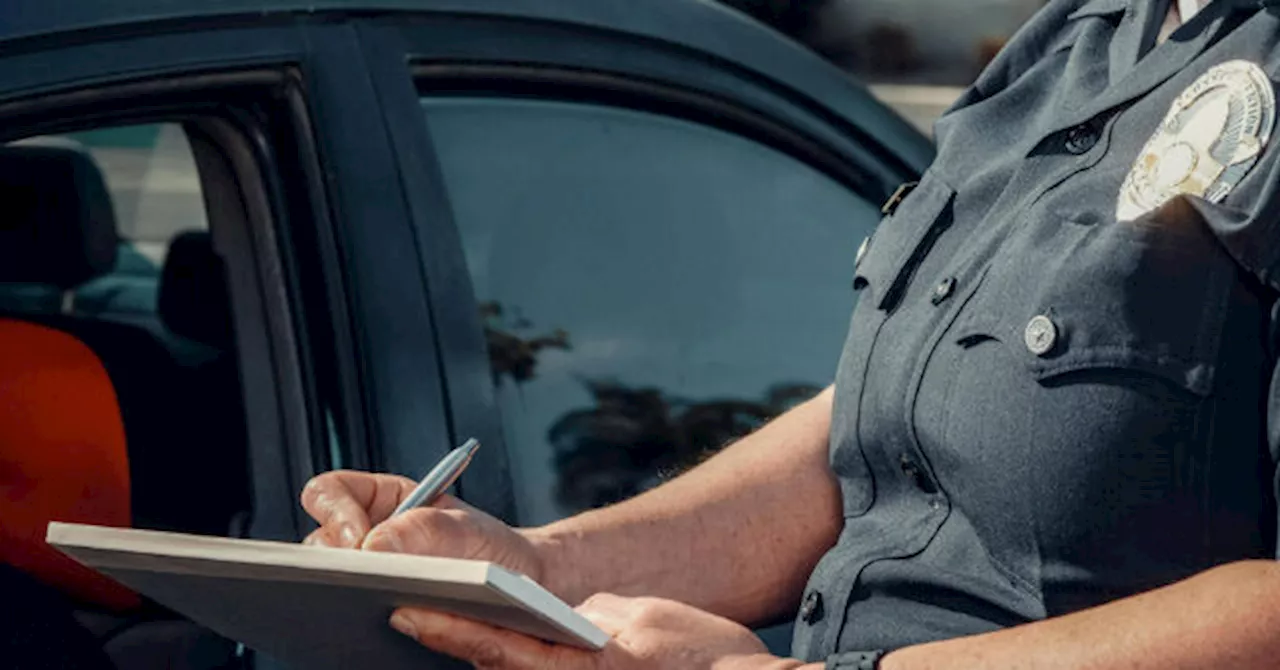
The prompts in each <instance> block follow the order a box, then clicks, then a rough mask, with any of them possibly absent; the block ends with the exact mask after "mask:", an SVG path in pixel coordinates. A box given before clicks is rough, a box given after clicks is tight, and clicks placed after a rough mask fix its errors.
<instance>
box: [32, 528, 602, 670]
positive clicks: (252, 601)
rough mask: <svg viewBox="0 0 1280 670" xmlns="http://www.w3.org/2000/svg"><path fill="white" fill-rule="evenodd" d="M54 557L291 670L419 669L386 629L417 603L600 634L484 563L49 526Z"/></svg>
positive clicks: (557, 637)
mask: <svg viewBox="0 0 1280 670" xmlns="http://www.w3.org/2000/svg"><path fill="white" fill-rule="evenodd" d="M47 539H48V542H49V544H50V545H52V546H54V547H56V548H57V549H58V550H60V551H62V552H63V553H65V554H67V555H69V556H71V557H72V558H74V559H75V560H77V561H79V562H80V563H83V564H84V565H86V566H88V567H90V568H93V569H94V570H97V571H99V572H101V573H103V574H105V575H107V576H109V577H111V578H113V579H116V580H117V581H119V582H121V583H122V584H124V585H126V586H128V587H130V588H132V589H133V590H135V591H137V592H139V593H141V594H143V595H145V596H147V597H149V598H151V599H152V600H155V601H156V602H158V603H160V604H161V605H164V606H165V607H168V608H169V609H172V610H174V611H175V612H178V613H180V614H183V615H185V616H187V617H188V618H190V619H191V620H192V621H194V622H196V623H198V624H200V625H202V626H205V627H207V628H209V629H211V630H213V631H215V632H217V633H219V634H221V635H224V636H226V637H227V638H230V639H232V640H235V641H237V642H241V643H243V644H244V645H245V646H247V647H249V648H251V649H255V650H258V651H260V652H263V653H264V654H267V655H268V656H270V657H272V658H274V659H277V660H279V661H282V662H285V663H287V664H290V665H292V666H295V667H299V668H321V669H323V668H352V667H369V668H377V669H378V670H400V669H404V670H410V669H413V670H420V669H421V668H423V667H431V666H430V665H424V662H427V661H429V660H430V659H432V658H433V656H432V655H431V654H430V653H429V652H428V651H427V650H425V649H423V648H422V647H421V646H419V645H418V644H416V643H415V642H414V641H412V640H410V639H408V638H406V637H403V636H401V635H398V634H396V633H395V632H394V631H392V630H391V629H390V627H389V626H388V625H387V619H388V617H389V616H390V615H391V612H392V610H394V609H395V608H396V607H399V606H406V605H416V606H422V607H428V608H432V609H436V610H440V611H444V612H451V613H454V614H459V615H462V616H465V617H469V618H472V619H477V620H480V621H485V622H488V623H490V624H493V625H495V626H501V627H503V628H508V629H511V630H515V631H519V632H522V633H526V634H528V635H532V636H535V637H538V638H541V639H544V640H548V641H551V642H558V643H561V644H566V645H572V646H576V647H581V648H583V649H593V650H595V649H601V648H603V647H604V645H605V643H606V642H607V641H608V639H609V636H608V635H606V634H605V633H604V631H602V630H600V629H599V628H597V627H596V626H595V625H594V624H592V623H591V622H590V621H588V620H587V619H585V618H584V617H582V616H581V615H579V614H578V613H577V612H575V611H574V610H573V609H572V608H571V607H569V605H567V604H566V603H564V602H563V601H561V600H560V599H559V598H556V597H555V596H554V595H552V594H551V593H550V592H549V591H547V590H546V589H544V588H542V587H541V586H540V585H538V584H537V583H536V582H534V581H533V580H531V579H529V578H527V577H525V576H523V575H519V574H517V573H514V572H511V571H509V570H506V569H504V568H502V567H501V566H498V565H495V564H493V563H487V562H484V561H469V560H458V559H447V558H430V557H424V556H408V555H402V554H382V553H373V552H363V551H354V550H348V549H333V548H328V547H313V546H308V545H300V544H287V543H281V542H264V541H258V540H238V539H227V538H213V537H202V536H195V535H185V534H180V533H164V532H156V531H147V530H134V529H121V528H105V527H100V526H85V525H79V524H64V523H51V524H49V530H48V536H47Z"/></svg>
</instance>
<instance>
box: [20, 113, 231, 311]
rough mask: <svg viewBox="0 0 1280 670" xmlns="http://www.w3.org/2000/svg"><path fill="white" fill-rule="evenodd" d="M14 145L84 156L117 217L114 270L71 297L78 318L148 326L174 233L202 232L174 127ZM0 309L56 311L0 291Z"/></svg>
mask: <svg viewBox="0 0 1280 670" xmlns="http://www.w3.org/2000/svg"><path fill="white" fill-rule="evenodd" d="M14 144H16V145H45V146H65V147H71V148H76V149H79V150H82V151H85V152H86V153H88V154H89V155H90V156H91V157H92V158H93V161H94V163H95V164H96V165H97V166H98V168H99V169H100V170H101V172H102V176H103V179H104V181H105V182H106V185H107V190H108V192H109V194H110V196H111V203H112V208H113V209H114V211H115V215H116V228H117V233H118V235H119V237H120V248H119V251H118V255H117V256H116V267H115V270H114V271H113V272H112V273H110V274H108V275H105V276H102V277H99V278H97V279H95V280H93V281H90V282H87V283H86V284H84V285H82V286H79V287H77V288H76V290H75V292H74V293H75V302H76V305H77V310H78V311H81V312H92V313H95V314H99V315H102V316H104V317H109V318H116V319H120V320H129V321H134V322H139V323H151V324H153V325H154V324H155V323H156V320H155V312H156V295H157V289H158V284H159V280H160V270H161V268H162V267H163V265H164V260H165V256H166V254H167V253H168V250H169V243H170V242H171V241H172V240H173V239H174V238H175V237H176V236H177V235H178V234H180V233H184V232H191V231H204V230H207V229H208V227H209V224H208V221H207V220H206V218H205V208H204V201H203V199H202V195H201V191H200V176H199V174H198V173H197V171H196V164H195V159H194V157H193V156H192V153H191V147H190V145H189V144H188V143H187V138H186V134H185V133H184V132H183V130H182V127H181V126H179V125H177V124H172V123H164V124H149V125H139V126H125V127H112V128H103V129H96V130H88V131H84V132H77V133H70V134H66V135H56V136H41V137H33V138H29V139H26V140H22V141H19V142H15V143H14ZM0 292H2V293H3V294H2V295H0V301H2V302H3V303H4V304H10V303H12V302H13V301H14V300H19V301H22V304H25V305H29V306H32V307H37V306H49V305H53V304H60V303H61V301H62V297H63V296H62V294H61V292H60V291H54V290H52V289H51V288H50V287H47V286H15V285H12V284H10V285H7V286H4V287H2V288H0Z"/></svg>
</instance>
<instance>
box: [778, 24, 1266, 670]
mask: <svg viewBox="0 0 1280 670" xmlns="http://www.w3.org/2000/svg"><path fill="white" fill-rule="evenodd" d="M1263 4H1266V3H1259V2H1253V1H1250V2H1245V1H1243V0H1218V1H1217V2H1214V3H1212V4H1210V5H1208V6H1207V7H1205V8H1204V9H1203V10H1202V11H1201V12H1200V13H1198V14H1197V15H1196V16H1195V17H1194V18H1192V19H1191V20H1190V21H1188V22H1187V23H1186V24H1184V25H1183V26H1181V27H1180V28H1179V29H1178V30H1177V31H1176V32H1175V33H1174V34H1173V35H1172V36H1171V37H1170V38H1169V39H1168V40H1166V41H1164V42H1162V43H1157V42H1158V40H1157V37H1158V35H1159V31H1160V28H1161V25H1162V24H1163V23H1164V20H1165V18H1166V17H1167V16H1168V12H1169V8H1170V0H1092V1H1089V2H1082V1H1080V0H1054V1H1053V2H1050V3H1049V5H1048V6H1047V7H1046V8H1045V9H1044V10H1043V11H1042V12H1041V13H1040V14H1039V15H1038V16H1037V17H1036V18H1034V19H1033V20H1032V21H1031V22H1030V23H1029V24H1028V25H1027V26H1026V27H1025V28H1024V29H1023V30H1022V31H1021V32H1020V33H1019V34H1018V36H1016V37H1015V38H1014V40H1013V41H1012V42H1011V43H1010V45H1009V46H1008V47H1007V48H1006V50H1005V51H1004V52H1003V53H1002V54H1001V55H1000V56H999V57H998V58H997V60H996V61H995V62H994V63H993V64H992V65H991V66H990V67H989V68H988V69H987V70H986V71H985V72H984V73H983V75H982V76H981V77H980V78H979V80H978V81H977V82H976V84H975V85H974V86H973V87H972V88H971V89H970V90H969V91H968V92H967V93H966V94H965V95H964V96H963V97H962V99H961V100H960V101H959V102H958V103H957V104H956V105H955V107H954V108H953V109H952V110H951V111H949V112H948V113H947V114H946V115H944V116H943V118H942V119H941V120H940V121H939V122H938V125H937V133H936V134H937V138H938V145H939V153H938V158H937V160H936V162H935V164H934V165H933V166H932V167H931V168H930V169H929V171H928V172H927V173H926V174H925V175H924V177H923V178H922V180H921V181H920V183H919V184H918V185H917V186H916V187H915V188H914V190H913V191H911V192H910V194H909V195H907V196H906V198H905V199H904V200H902V201H901V202H900V204H899V205H898V206H897V207H896V208H891V209H892V213H891V214H889V215H888V217H887V218H886V219H885V221H884V222H883V223H882V225H881V226H880V227H879V228H878V229H877V231H876V233H875V235H874V236H873V238H872V239H871V241H870V244H869V245H868V247H867V248H866V250H865V255H863V256H862V257H861V258H860V260H859V262H858V263H857V270H856V279H855V286H856V287H857V288H858V289H859V290H860V298H859V301H858V305H857V308H856V310H855V312H854V315H853V319H852V323H851V326H850V330H849V335H848V339H847V342H846V345H845V350H844V353H843V356H842V360H841V363H840V366H839V370H838V373H837V380H836V391H837V392H836V401H835V414H834V420H833V427H832V435H831V467H832V469H833V471H834V472H835V474H836V475H837V477H838V478H839V483H840V487H841V490H842V494H843V505H844V529H843V532H842V534H841V535H840V538H839V541H838V543H837V545H836V546H835V547H834V548H832V549H831V550H830V552H829V553H828V554H827V555H826V556H825V557H824V558H823V559H822V561H821V562H820V563H819V564H818V566H817V568H816V569H815V570H814V573H813V576H812V578H811V580H810V583H809V585H808V587H807V589H806V591H805V593H804V595H803V598H802V605H801V609H800V612H799V617H798V622H797V624H796V631H795V638H794V652H795V654H796V655H797V656H798V657H799V658H802V659H805V660H807V661H819V660H823V659H827V660H828V661H829V665H830V666H831V667H856V666H855V665H854V663H856V656H855V655H854V654H852V653H851V652H855V651H858V650H874V649H894V648H898V647H902V646H907V645H911V644H916V643H922V642H927V641H932V640H938V639H944V638H951V637H957V636H964V635H972V634H978V633H983V632H987V631H991V630H995V629H999V628H1002V627H1008V626H1013V625H1018V624H1022V623H1026V622H1031V621H1035V620H1039V619H1043V618H1046V617H1051V616H1056V615H1061V614H1065V613H1068V612H1072V611H1076V610H1080V609H1083V608H1087V607H1091V606H1095V605H1098V604H1102V603H1105V602H1108V601H1111V600H1114V599H1117V598H1121V597H1124V596H1128V595H1131V594H1134V593H1138V592H1141V591H1145V590H1150V589H1152V588H1156V587H1159V586H1162V585H1166V584H1169V583H1172V582H1175V581H1178V580H1181V579H1184V578H1186V577H1189V576H1191V575H1193V574H1196V573H1198V572H1201V571H1203V570H1205V569H1207V568H1210V567H1212V566H1214V565H1218V564H1222V563H1226V562H1231V561H1235V560H1240V559H1247V558H1263V557H1265V558H1274V557H1275V556H1276V502H1275V501H1276V494H1275V486H1276V466H1275V464H1276V456H1277V449H1278V448H1280V447H1278V446H1277V445H1278V444H1280V420H1278V419H1280V391H1272V390H1271V389H1272V377H1273V373H1274V370H1275V357H1274V345H1275V342H1276V333H1275V326H1276V322H1277V320H1276V318H1275V316H1274V315H1273V311H1272V310H1273V307H1274V304H1275V297H1276V291H1277V290H1278V289H1280V274H1278V273H1280V230H1278V229H1277V227H1280V192H1278V191H1277V188H1278V187H1280V175H1278V174H1277V171H1278V170H1280V164H1278V163H1277V155H1280V154H1278V153H1277V147H1276V146H1275V145H1276V144H1277V143H1278V141H1277V140H1272V139H1270V138H1269V136H1266V133H1262V132H1261V131H1257V132H1255V133H1254V134H1256V135H1258V137H1257V138H1255V139H1259V140H1263V144H1262V146H1261V147H1255V148H1260V149H1261V151H1260V152H1257V155H1256V156H1255V160H1253V161H1243V160H1242V161H1240V162H1239V163H1233V161H1235V160H1237V159H1239V158H1240V157H1242V156H1246V157H1247V156H1249V155H1250V152H1249V151H1248V149H1249V148H1250V146H1251V145H1249V143H1248V138H1247V137H1245V136H1246V135H1249V134H1250V131H1249V129H1250V128H1260V127H1264V126H1267V121H1268V117H1266V113H1267V112H1268V111H1273V109H1274V101H1273V98H1272V99H1270V100H1268V98H1267V96H1265V95H1264V96H1261V97H1259V96H1257V95H1254V96H1253V97H1252V98H1249V97H1248V96H1247V95H1244V93H1247V92H1248V91H1247V87H1242V82H1245V83H1247V81H1248V80H1247V78H1245V79H1244V80H1242V79H1240V77H1236V78H1235V79H1231V82H1233V85H1235V86H1237V88H1238V89H1239V90H1234V89H1233V91H1235V92H1231V91H1229V92H1228V94H1223V93H1222V90H1223V89H1217V90H1218V93H1219V95H1218V97H1217V98H1216V99H1217V100H1218V102H1219V103H1222V104H1219V105H1218V106H1217V107H1213V108H1209V107H1202V108H1197V109H1199V110H1200V111H1199V112H1197V113H1201V112H1202V114H1201V117H1200V120H1199V121H1196V122H1195V123H1196V124H1198V125H1197V126H1196V128H1197V130H1194V131H1193V132H1192V136H1190V140H1191V146H1192V147H1193V148H1192V149H1187V147H1182V146H1180V145H1179V144H1178V142H1175V141H1172V140H1170V141H1166V142H1164V143H1163V144H1157V145H1156V149H1155V150H1154V154H1153V156H1154V157H1144V158H1142V159H1141V160H1140V157H1143V156H1144V152H1145V151H1146V149H1147V147H1148V141H1149V140H1151V139H1152V138H1153V137H1165V138H1166V139H1168V138H1174V139H1177V138H1179V137H1183V135H1181V134H1185V133H1186V132H1187V130H1186V128H1183V127H1181V126H1182V125H1183V124H1185V123H1188V122H1189V121H1187V120H1188V119H1191V118H1192V117H1191V116H1174V117H1171V116H1170V110H1173V109H1176V108H1178V106H1179V105H1180V104H1183V103H1182V102H1179V99H1180V96H1183V94H1184V92H1185V91H1187V90H1188V89H1190V88H1192V87H1193V86H1194V85H1196V84H1197V83H1198V82H1203V81H1204V79H1203V78H1204V77H1206V75H1207V74H1209V73H1210V72H1211V71H1214V68H1215V66H1219V65H1222V64H1226V63H1233V62H1237V63H1238V62H1245V63H1249V64H1252V66H1256V68H1255V70H1254V71H1255V72H1257V73H1259V74H1261V73H1265V74H1262V75H1261V76H1260V77H1259V79H1260V80H1261V81H1262V82H1263V83H1264V84H1265V87H1266V91H1267V92H1268V93H1269V94H1270V95H1272V96H1273V95H1274V90H1273V88H1272V87H1273V85H1272V80H1274V79H1275V77H1276V76H1277V73H1278V70H1280V48H1278V44H1277V43H1278V42H1280V13H1278V10H1277V9H1276V8H1268V7H1263V6H1261V5H1263ZM1252 66H1251V67H1252ZM1255 81H1257V80H1255ZM1257 90H1261V89H1256V90H1255V91H1254V93H1256V92H1257ZM1237 93H1239V94H1240V95H1237ZM1224 96H1225V97H1224ZM1233 96H1234V97H1233ZM1209 99H1210V98H1209V97H1206V98H1203V99H1202V100H1201V101H1200V102H1196V103H1195V104H1202V103H1203V104H1208V103H1205V102H1204V101H1205V100H1209ZM1184 100H1185V99H1184ZM1224 100H1227V101H1229V103H1226V102H1222V101H1224ZM1250 100H1252V101H1253V102H1255V103H1257V104H1256V105H1254V106H1253V107H1250V106H1249V105H1248V104H1244V103H1248V102H1249V101H1250ZM1268 106H1269V107H1270V109H1268ZM1204 110H1208V111H1204ZM1215 110H1216V111H1215ZM1213 114H1221V115H1225V116H1223V118H1222V119H1219V120H1220V121H1222V122H1221V123H1205V122H1204V119H1205V118H1210V117H1212V115H1213ZM1195 133H1199V134H1200V135H1201V136H1203V135H1205V134H1206V133H1208V142H1205V141H1203V140H1204V139H1205V138H1204V137H1200V138H1198V140H1199V141H1198V143H1197V137H1195ZM1183 144H1186V142H1183ZM1195 147H1199V148H1198V149H1197V148H1195ZM1209 159H1215V160H1217V161H1219V162H1220V163H1222V164H1223V165H1230V166H1231V167H1229V169H1226V170H1225V172H1222V174H1221V177H1220V179H1219V182H1223V183H1228V184H1229V186H1230V188H1229V193H1225V194H1223V193H1222V190H1223V189H1221V188H1220V186H1221V184H1220V183H1215V184H1213V186H1212V188H1208V186H1207V185H1202V186H1203V187H1201V188H1192V187H1185V189H1186V192H1187V195H1185V196H1180V197H1176V198H1173V199H1172V200H1168V201H1167V203H1166V204H1164V205H1163V206H1158V207H1153V208H1150V209H1149V211H1144V212H1143V213H1141V215H1139V216H1136V217H1133V216H1130V217H1127V218H1125V217H1121V216H1120V215H1119V213H1118V212H1119V209H1118V203H1119V202H1120V201H1121V199H1122V196H1121V193H1122V191H1123V190H1125V189H1126V188H1127V183H1128V182H1127V180H1131V179H1132V178H1130V174H1131V173H1133V172H1135V171H1138V172H1140V173H1141V174H1143V175H1146V176H1147V182H1152V181H1153V180H1154V181H1155V182H1159V183H1162V184H1166V185H1167V184H1168V183H1177V180H1178V179H1181V178H1182V177H1183V174H1182V172H1187V174H1193V171H1194V170H1195V169H1198V168H1197V163H1196V161H1197V160H1199V163H1198V165H1200V166H1201V167H1203V165H1205V164H1209V163H1208V162H1207V161H1209ZM1188 163H1190V165H1188ZM1211 174H1212V172H1211ZM1152 175H1154V176H1152ZM1188 178H1190V177H1188ZM1188 183H1190V182H1188ZM1148 185H1149V184H1148ZM1139 190H1141V189H1139ZM1130 200H1132V198H1130ZM1130 209H1131V210H1132V207H1130ZM1139 209H1141V208H1139Z"/></svg>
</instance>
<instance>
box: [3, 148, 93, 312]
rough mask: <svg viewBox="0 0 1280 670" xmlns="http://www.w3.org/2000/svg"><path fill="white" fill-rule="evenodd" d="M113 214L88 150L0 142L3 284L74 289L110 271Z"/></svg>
mask: <svg viewBox="0 0 1280 670" xmlns="http://www.w3.org/2000/svg"><path fill="white" fill-rule="evenodd" d="M117 242H118V238H117V235H116V219H115V213H114V211H113V210H112V207H111V196H110V194H109V193H108V192H107V185H106V182H105V181H103V178H102V172H101V171H100V170H98V166H97V165H96V164H95V163H94V162H93V159H92V158H91V157H90V156H89V155H88V154H86V153H84V152H82V151H80V150H78V149H72V148H66V147H52V146H6V147H0V282H9V283H21V284H48V285H53V286H57V287H59V288H63V289H69V288H74V287H76V286H79V285H80V284H83V283H84V282H87V281H89V280H90V279H95V278H97V277H100V276H102V275H105V274H108V273H110V272H111V270H112V267H113V266H114V265H115V261H116V245H117Z"/></svg>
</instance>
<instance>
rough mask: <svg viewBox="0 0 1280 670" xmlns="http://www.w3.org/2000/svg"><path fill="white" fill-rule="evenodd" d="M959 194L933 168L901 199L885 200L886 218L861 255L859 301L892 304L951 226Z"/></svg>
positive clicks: (857, 283) (884, 307) (886, 306)
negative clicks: (886, 201) (953, 208)
mask: <svg viewBox="0 0 1280 670" xmlns="http://www.w3.org/2000/svg"><path fill="white" fill-rule="evenodd" d="M900 193H901V192H900ZM954 198H955V190H954V189H952V188H951V187H950V186H949V185H947V183H946V182H944V181H943V180H942V179H941V177H939V176H938V175H937V174H936V173H934V172H933V171H932V170H931V171H930V172H927V173H926V174H925V176H924V177H923V178H922V179H921V181H920V182H919V183H918V184H916V185H915V186H914V187H910V192H909V193H907V194H906V195H905V197H903V199H902V201H901V202H900V203H897V204H896V205H895V203H894V202H893V201H890V203H889V204H888V205H886V214H887V216H886V218H885V219H884V221H882V222H881V223H880V226H879V227H878V228H876V232H875V234H874V235H872V237H871V240H870V242H869V245H868V247H867V249H866V252H865V255H864V256H863V257H862V258H861V259H859V260H858V264H857V270H856V274H855V277H854V288H856V289H858V290H860V291H862V292H863V295H862V296H861V298H860V299H859V300H860V301H869V302H871V304H873V305H874V306H875V307H876V308H877V309H880V310H885V311H888V310H892V309H893V307H894V306H895V305H896V304H897V303H898V301H900V300H901V299H902V295H903V293H904V292H905V291H906V289H907V286H908V284H909V283H910V282H911V277H912V275H913V274H914V273H915V269H916V267H917V266H918V265H919V264H920V261H921V260H923V259H924V257H925V256H926V255H927V254H928V253H929V250H930V249H931V248H932V247H933V245H934V243H935V242H936V241H937V239H938V237H939V236H940V235H941V234H942V233H943V232H944V231H945V230H946V229H947V228H948V227H950V225H951V221H952V218H951V205H952V202H953V200H954Z"/></svg>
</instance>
